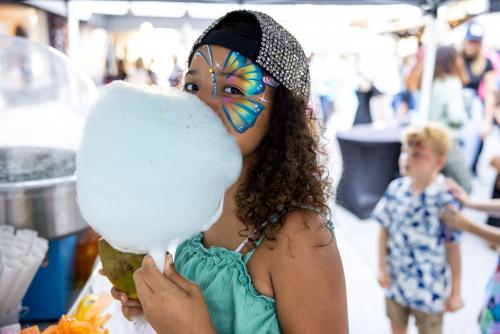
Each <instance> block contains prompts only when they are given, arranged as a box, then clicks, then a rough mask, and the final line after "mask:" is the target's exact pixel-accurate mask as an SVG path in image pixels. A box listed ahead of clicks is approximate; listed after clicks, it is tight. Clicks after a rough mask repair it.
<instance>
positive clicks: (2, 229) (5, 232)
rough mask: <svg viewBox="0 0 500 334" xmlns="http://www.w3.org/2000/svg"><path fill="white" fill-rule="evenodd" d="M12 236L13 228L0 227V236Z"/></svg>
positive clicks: (9, 226)
mask: <svg viewBox="0 0 500 334" xmlns="http://www.w3.org/2000/svg"><path fill="white" fill-rule="evenodd" d="M9 234H14V226H11V225H0V236H2V235H9Z"/></svg>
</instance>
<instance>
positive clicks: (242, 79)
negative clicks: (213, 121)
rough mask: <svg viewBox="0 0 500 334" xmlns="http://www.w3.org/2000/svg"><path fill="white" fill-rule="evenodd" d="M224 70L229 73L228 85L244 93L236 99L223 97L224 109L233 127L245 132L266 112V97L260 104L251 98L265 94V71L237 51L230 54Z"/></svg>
mask: <svg viewBox="0 0 500 334" xmlns="http://www.w3.org/2000/svg"><path fill="white" fill-rule="evenodd" d="M222 70H223V72H224V73H227V74H226V75H227V80H226V82H227V84H228V85H232V86H235V87H238V88H239V89H240V90H241V93H242V95H236V96H234V97H233V96H231V97H222V99H221V101H222V109H223V110H224V113H225V115H226V117H227V118H228V120H229V122H230V123H231V126H232V127H233V128H234V129H235V130H236V131H238V132H239V133H242V132H245V131H246V130H247V129H248V128H250V127H252V126H253V125H254V124H255V121H256V120H257V117H258V116H259V114H260V112H261V111H262V110H264V105H263V104H262V102H264V101H265V97H264V96H261V97H260V102H258V101H257V100H256V99H252V98H250V96H255V95H259V94H262V93H263V92H264V89H265V83H264V71H263V70H262V69H261V68H260V66H258V65H257V64H255V63H254V62H252V61H250V60H248V59H247V58H245V57H244V56H242V55H241V54H239V53H238V52H236V51H230V52H229V54H228V55H227V58H226V61H225V62H224V67H223V69H222Z"/></svg>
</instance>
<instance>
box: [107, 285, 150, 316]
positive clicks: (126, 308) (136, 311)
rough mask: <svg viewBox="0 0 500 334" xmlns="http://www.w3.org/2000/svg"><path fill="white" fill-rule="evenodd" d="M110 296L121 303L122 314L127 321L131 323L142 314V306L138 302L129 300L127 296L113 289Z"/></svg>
mask: <svg viewBox="0 0 500 334" xmlns="http://www.w3.org/2000/svg"><path fill="white" fill-rule="evenodd" d="M111 295H112V296H113V298H114V299H116V300H119V301H120V302H121V303H122V313H123V315H124V316H125V318H127V320H128V321H132V320H133V319H134V318H137V317H138V316H141V315H142V314H143V311H142V305H141V303H140V302H139V301H138V300H134V299H129V298H128V297H127V294H125V293H123V292H120V291H119V290H116V289H115V288H113V289H111Z"/></svg>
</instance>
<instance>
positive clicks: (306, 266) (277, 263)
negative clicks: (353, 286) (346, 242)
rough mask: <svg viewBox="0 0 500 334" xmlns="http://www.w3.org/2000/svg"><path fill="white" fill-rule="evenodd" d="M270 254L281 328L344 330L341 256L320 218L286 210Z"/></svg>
mask: <svg viewBox="0 0 500 334" xmlns="http://www.w3.org/2000/svg"><path fill="white" fill-rule="evenodd" d="M263 246H266V245H263ZM269 254H270V264H269V266H270V267H269V273H270V277H271V281H272V286H273V290H274V297H275V299H276V308H277V313H278V317H279V322H280V326H281V329H282V330H283V332H284V333H336V334H347V333H348V332H349V327H348V322H347V300H346V288H345V278H344V271H343V268H342V261H341V258H340V254H339V251H338V249H337V244H336V241H335V239H334V238H333V236H332V233H331V231H330V230H329V229H328V228H327V227H325V225H324V221H323V219H322V218H321V217H320V216H319V215H317V214H315V213H312V212H309V211H306V210H297V211H294V212H292V213H290V214H289V215H288V216H287V217H285V219H284V223H283V227H282V228H281V230H280V231H279V232H278V234H277V235H276V242H275V243H273V249H272V251H270V253H269Z"/></svg>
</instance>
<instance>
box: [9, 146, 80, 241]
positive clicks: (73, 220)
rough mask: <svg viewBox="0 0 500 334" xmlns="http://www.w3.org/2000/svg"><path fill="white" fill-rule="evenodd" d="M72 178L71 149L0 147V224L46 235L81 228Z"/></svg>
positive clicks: (60, 234) (65, 232) (73, 170)
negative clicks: (32, 230)
mask: <svg viewBox="0 0 500 334" xmlns="http://www.w3.org/2000/svg"><path fill="white" fill-rule="evenodd" d="M75 181H76V176H75V152H74V151H71V150H65V149H56V148H40V147H7V148H6V147H0V225H1V224H6V225H13V226H14V227H16V228H30V229H34V230H36V231H38V233H39V234H40V236H42V237H44V238H47V239H54V238H59V237H62V236H66V235H68V234H72V233H75V232H78V231H80V230H82V229H84V228H85V227H87V226H86V224H85V223H84V221H83V218H82V217H81V215H80V212H79V210H78V206H77V203H76V189H75Z"/></svg>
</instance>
